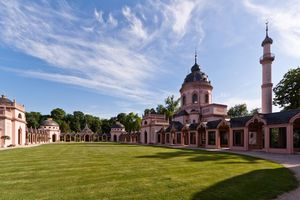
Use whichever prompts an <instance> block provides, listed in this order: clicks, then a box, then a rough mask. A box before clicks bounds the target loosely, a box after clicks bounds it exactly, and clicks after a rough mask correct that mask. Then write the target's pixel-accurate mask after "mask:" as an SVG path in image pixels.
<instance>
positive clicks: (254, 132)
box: [246, 114, 266, 149]
mask: <svg viewBox="0 0 300 200" xmlns="http://www.w3.org/2000/svg"><path fill="white" fill-rule="evenodd" d="M265 125H266V121H265V120H263V119H261V117H259V116H258V115H257V114H256V115H254V116H253V117H252V119H250V120H249V121H248V122H247V123H246V127H248V147H249V149H263V148H264V145H265V138H264V137H265V136H264V134H265V133H264V129H263V127H264V126H265Z"/></svg>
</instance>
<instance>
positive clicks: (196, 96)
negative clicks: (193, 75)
mask: <svg viewBox="0 0 300 200" xmlns="http://www.w3.org/2000/svg"><path fill="white" fill-rule="evenodd" d="M192 102H193V103H198V95H197V94H196V93H194V94H193V96H192Z"/></svg>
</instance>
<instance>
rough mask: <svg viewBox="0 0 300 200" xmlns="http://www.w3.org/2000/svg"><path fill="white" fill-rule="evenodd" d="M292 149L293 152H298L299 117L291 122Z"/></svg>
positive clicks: (299, 142)
mask: <svg viewBox="0 0 300 200" xmlns="http://www.w3.org/2000/svg"><path fill="white" fill-rule="evenodd" d="M293 148H294V152H300V116H299V118H297V119H296V118H295V119H294V120H293Z"/></svg>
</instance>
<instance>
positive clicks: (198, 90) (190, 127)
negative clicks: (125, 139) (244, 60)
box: [140, 26, 300, 154]
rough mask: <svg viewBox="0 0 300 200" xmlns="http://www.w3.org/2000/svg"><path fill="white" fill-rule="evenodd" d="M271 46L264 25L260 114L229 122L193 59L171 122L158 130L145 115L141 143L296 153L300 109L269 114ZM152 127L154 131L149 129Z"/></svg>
mask: <svg viewBox="0 0 300 200" xmlns="http://www.w3.org/2000/svg"><path fill="white" fill-rule="evenodd" d="M272 43H273V40H272V39H271V38H270V37H269V35H268V26H266V36H265V39H264V40H263V42H262V44H261V46H262V47H263V56H262V57H261V58H260V59H259V62H260V64H261V65H262V86H261V108H262V113H257V114H255V115H252V116H245V117H239V118H232V119H228V118H227V106H226V105H222V104H215V103H212V89H213V87H212V85H211V82H210V81H209V80H208V76H207V75H206V74H205V73H204V72H202V71H201V69H200V66H199V65H198V64H197V55H195V64H194V65H193V66H192V68H191V73H190V74H188V75H187V76H186V78H185V79H184V82H183V84H182V86H181V88H180V95H181V97H180V100H181V107H180V109H179V111H178V112H177V113H176V114H175V115H174V117H173V120H172V121H171V122H170V123H167V122H166V123H163V124H159V125H157V126H155V125H156V123H155V121H151V120H148V119H149V118H151V116H147V115H146V116H144V117H143V123H142V129H141V140H140V142H141V143H143V144H158V145H181V146H184V145H186V146H190V147H202V148H229V149H233V150H245V151H247V150H258V151H265V152H273V153H288V154H290V153H295V152H300V109H294V110H289V111H282V112H275V113H273V112H272V87H273V84H272V63H273V61H274V59H275V56H274V54H273V53H272V52H271V45H272ZM148 121H149V123H148ZM145 122H146V123H145ZM152 126H155V128H152V129H151V128H149V127H152ZM158 128H159V130H158V131H157V129H158ZM149 136H150V137H149Z"/></svg>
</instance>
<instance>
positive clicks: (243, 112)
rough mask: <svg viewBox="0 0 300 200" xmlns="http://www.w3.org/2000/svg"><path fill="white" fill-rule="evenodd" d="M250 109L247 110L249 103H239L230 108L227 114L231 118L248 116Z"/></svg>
mask: <svg viewBox="0 0 300 200" xmlns="http://www.w3.org/2000/svg"><path fill="white" fill-rule="evenodd" d="M248 114H249V113H248V110H247V105H246V104H245V103H243V104H237V105H235V106H233V107H231V108H229V110H228V112H227V115H228V117H230V118H234V117H243V116H247V115H248Z"/></svg>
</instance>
